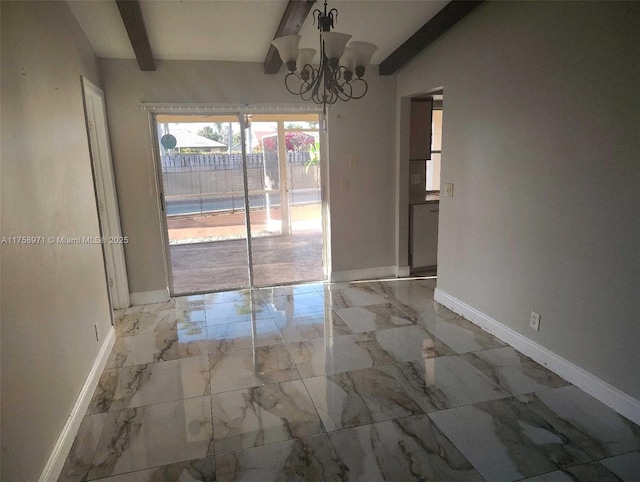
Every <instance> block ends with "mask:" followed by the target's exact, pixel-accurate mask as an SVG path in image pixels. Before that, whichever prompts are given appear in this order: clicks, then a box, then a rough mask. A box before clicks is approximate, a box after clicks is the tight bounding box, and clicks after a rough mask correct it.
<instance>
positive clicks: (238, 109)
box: [140, 103, 331, 296]
mask: <svg viewBox="0 0 640 482" xmlns="http://www.w3.org/2000/svg"><path fill="white" fill-rule="evenodd" d="M140 107H141V108H143V109H145V110H146V111H147V115H148V119H149V131H150V136H151V142H152V156H153V164H154V173H155V176H154V177H155V182H156V192H157V194H158V197H157V201H158V207H159V209H158V212H159V214H160V224H161V226H162V238H161V241H162V246H163V251H164V257H163V261H164V269H165V279H166V282H167V288H168V290H169V293H170V295H171V296H175V293H174V292H173V273H172V268H171V253H170V248H171V246H170V244H169V232H168V228H167V215H166V212H165V209H166V205H165V198H164V185H163V181H162V162H161V160H160V148H159V138H158V123H157V116H158V115H161V114H167V115H171V114H174V115H194V114H199V115H212V116H215V115H223V116H237V117H238V122H240V124H241V126H243V125H244V122H243V119H244V115H246V114H257V113H260V114H274V115H276V114H296V113H300V112H309V113H314V114H318V119H319V121H320V127H319V129H318V130H319V134H320V145H321V150H320V174H321V182H320V189H321V195H320V196H321V197H320V199H321V206H322V208H321V213H322V232H323V243H322V251H323V253H322V255H323V264H324V266H323V271H324V275H325V279H326V280H329V279H330V274H331V254H330V250H329V249H328V245H329V242H330V241H329V240H330V229H329V226H330V223H329V205H328V202H327V192H326V189H327V188H326V186H328V185H329V168H328V164H329V163H328V162H327V159H325V153H326V152H327V151H328V149H327V148H326V147H324V146H326V142H327V129H326V125H327V124H326V122H327V121H326V116H325V114H324V113H323V112H322V110H320V108H319V107H317V106H299V105H296V106H293V107H291V106H287V105H251V104H243V105H237V104H233V105H231V104H230V105H226V104H202V105H199V104H145V103H143V104H140ZM240 130H241V132H244V129H243V128H242V127H241V129H240ZM279 130H280V129H279ZM242 144H243V146H244V142H243V143H242ZM283 144H284V143H283ZM279 157H280V156H279ZM244 164H246V156H245V155H243V165H244ZM243 178H244V180H245V181H246V173H244V175H243ZM245 194H247V190H246V189H245ZM245 202H246V203H247V205H248V200H245ZM247 218H248V213H247ZM247 224H248V221H247ZM249 232H250V231H248V233H249ZM248 237H250V235H249V236H248ZM250 242H251V241H250V240H249V244H250ZM249 251H250V248H249ZM249 263H250V265H252V262H251V261H250V262H249ZM251 269H253V267H251ZM250 278H253V276H252V275H250ZM249 285H250V286H249V288H251V289H253V288H255V287H254V286H253V280H252V279H250V282H249ZM188 294H189V293H184V294H183V295H188Z"/></svg>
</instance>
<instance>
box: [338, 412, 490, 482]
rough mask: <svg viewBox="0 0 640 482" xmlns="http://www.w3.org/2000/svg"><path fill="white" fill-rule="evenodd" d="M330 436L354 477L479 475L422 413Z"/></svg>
mask: <svg viewBox="0 0 640 482" xmlns="http://www.w3.org/2000/svg"><path fill="white" fill-rule="evenodd" d="M329 437H330V439H331V441H332V442H333V446H334V447H335V449H336V452H337V453H338V454H339V455H340V457H341V458H342V460H343V462H344V463H345V464H346V466H347V467H348V468H349V480H351V481H354V482H355V481H362V482H377V481H413V480H433V481H447V482H454V481H478V482H480V481H482V478H481V477H480V476H479V475H478V473H477V472H476V471H475V470H474V468H473V467H472V466H471V464H470V463H469V462H468V461H467V460H466V459H465V458H464V457H463V456H462V454H461V453H460V452H459V451H458V450H457V449H456V448H455V447H454V445H453V444H452V443H451V442H450V441H449V440H447V438H446V437H445V436H443V434H442V433H441V432H440V430H438V428H437V427H436V426H435V425H434V424H433V423H432V422H431V421H430V420H429V419H428V417H427V416H426V415H417V416H413V417H406V418H399V419H396V420H388V421H385V422H379V423H374V424H372V425H364V426H361V427H356V428H351V429H346V430H340V431H338V432H332V433H330V434H329Z"/></svg>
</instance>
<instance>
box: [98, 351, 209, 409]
mask: <svg viewBox="0 0 640 482" xmlns="http://www.w3.org/2000/svg"><path fill="white" fill-rule="evenodd" d="M209 383H210V377H209V363H208V358H207V356H206V355H205V356H198V357H192V358H182V359H179V360H172V361H166V362H159V363H148V364H145V365H134V366H130V367H124V368H113V369H109V370H105V371H104V372H103V373H102V376H101V377H100V380H99V381H98V387H97V388H96V391H95V393H94V395H93V398H92V399H91V402H90V404H89V408H88V410H87V413H101V412H111V411H115V410H122V409H125V408H134V407H140V406H143V405H149V404H151V403H160V402H169V401H173V400H181V399H183V398H191V397H201V396H203V395H208V394H209V393H210V386H209Z"/></svg>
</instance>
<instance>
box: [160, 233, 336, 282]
mask: <svg viewBox="0 0 640 482" xmlns="http://www.w3.org/2000/svg"><path fill="white" fill-rule="evenodd" d="M252 247H253V264H254V268H253V271H254V278H255V281H256V284H257V285H259V286H271V285H274V284H282V283H293V282H302V281H316V280H321V279H323V277H324V275H323V272H322V232H321V231H306V232H300V233H295V234H293V235H291V236H273V237H263V238H254V239H253V243H252ZM170 255H171V266H172V271H173V290H174V293H175V294H185V293H198V292H208V291H217V290H227V289H234V288H242V287H247V286H248V284H249V274H248V269H247V266H248V263H247V242H246V239H232V240H226V241H216V242H210V243H198V244H184V245H174V246H171V247H170Z"/></svg>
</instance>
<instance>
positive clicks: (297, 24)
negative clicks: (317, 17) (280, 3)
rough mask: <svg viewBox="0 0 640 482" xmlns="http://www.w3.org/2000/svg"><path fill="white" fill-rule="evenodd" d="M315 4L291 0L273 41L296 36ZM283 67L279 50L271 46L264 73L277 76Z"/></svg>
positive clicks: (304, 0)
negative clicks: (287, 36) (286, 36)
mask: <svg viewBox="0 0 640 482" xmlns="http://www.w3.org/2000/svg"><path fill="white" fill-rule="evenodd" d="M313 3H314V2H310V1H308V0H289V3H288V4H287V8H286V9H285V10H284V14H282V19H281V20H280V25H278V30H276V34H275V35H274V36H273V39H274V40H275V39H277V38H280V37H284V36H285V35H296V34H297V33H298V32H300V28H301V27H302V24H303V23H304V19H305V18H307V15H308V14H309V12H310V11H311V7H313ZM281 65H282V59H280V55H278V49H276V48H275V47H274V46H273V45H270V46H269V51H268V52H267V56H266V57H265V59H264V73H265V74H277V73H278V72H279V71H280V66H281Z"/></svg>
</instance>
